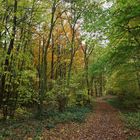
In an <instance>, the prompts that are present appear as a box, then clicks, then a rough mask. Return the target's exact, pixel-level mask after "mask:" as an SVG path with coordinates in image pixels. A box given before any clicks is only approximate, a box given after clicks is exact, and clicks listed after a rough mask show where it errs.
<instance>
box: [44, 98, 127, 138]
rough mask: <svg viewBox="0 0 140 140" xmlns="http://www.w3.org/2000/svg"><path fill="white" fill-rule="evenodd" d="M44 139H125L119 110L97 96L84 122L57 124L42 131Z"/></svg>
mask: <svg viewBox="0 0 140 140" xmlns="http://www.w3.org/2000/svg"><path fill="white" fill-rule="evenodd" d="M43 138H44V139H45V138H46V139H45V140H126V135H125V131H124V125H123V122H122V121H121V119H120V114H119V111H118V110H117V109H115V108H113V107H112V106H111V105H109V104H108V103H106V102H105V101H104V100H103V98H98V99H97V103H96V108H95V112H94V113H90V114H89V116H88V117H87V119H86V121H85V123H82V124H77V123H69V124H59V125H57V126H56V128H54V129H52V130H49V131H48V130H46V131H44V132H43Z"/></svg>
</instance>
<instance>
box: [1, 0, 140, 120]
mask: <svg viewBox="0 0 140 140" xmlns="http://www.w3.org/2000/svg"><path fill="white" fill-rule="evenodd" d="M107 94H111V95H117V97H118V100H119V102H120V103H121V105H122V106H123V107H125V108H127V109H130V108H131V109H132V110H135V111H136V110H139V109H140V1H139V0H0V114H1V115H0V116H1V119H4V120H9V119H14V118H18V117H19V115H18V114H20V113H21V112H23V114H24V115H25V114H28V113H29V114H34V115H35V116H36V117H38V118H40V117H42V116H45V114H47V112H48V111H54V110H57V111H59V112H64V111H65V110H67V108H69V107H74V106H78V107H81V106H88V107H90V106H94V99H95V98H96V97H100V96H104V95H107ZM21 114H22V113H21ZM21 114H20V115H21ZM23 114H22V115H23Z"/></svg>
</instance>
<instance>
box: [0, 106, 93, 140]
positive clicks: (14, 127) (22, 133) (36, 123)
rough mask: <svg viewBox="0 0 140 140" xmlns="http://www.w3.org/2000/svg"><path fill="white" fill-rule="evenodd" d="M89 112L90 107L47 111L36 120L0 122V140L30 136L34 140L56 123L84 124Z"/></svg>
mask: <svg viewBox="0 0 140 140" xmlns="http://www.w3.org/2000/svg"><path fill="white" fill-rule="evenodd" d="M89 112H91V108H90V107H69V108H67V109H66V110H65V111H64V112H58V111H49V112H46V114H45V115H44V116H43V118H41V119H40V120H37V119H35V118H29V119H27V120H20V121H15V120H9V121H7V122H6V123H4V122H0V140H5V139H8V138H10V139H21V140H22V139H23V138H26V136H31V137H32V138H33V139H34V140H36V139H38V138H39V137H40V136H41V134H42V132H43V130H44V129H51V128H54V127H55V126H56V124H58V123H66V122H78V123H81V122H84V120H85V118H86V116H87V114H88V113H89Z"/></svg>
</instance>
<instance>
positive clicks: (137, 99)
mask: <svg viewBox="0 0 140 140" xmlns="http://www.w3.org/2000/svg"><path fill="white" fill-rule="evenodd" d="M118 99H119V100H120V102H121V103H122V106H123V107H124V108H127V109H132V110H138V109H140V95H138V94H136V93H131V92H125V91H124V92H123V93H121V94H119V95H118Z"/></svg>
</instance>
